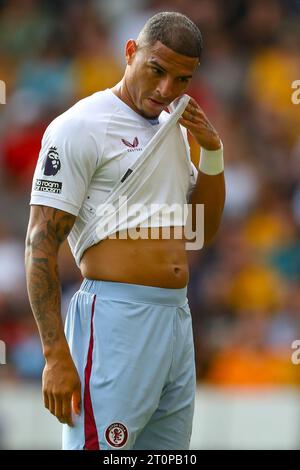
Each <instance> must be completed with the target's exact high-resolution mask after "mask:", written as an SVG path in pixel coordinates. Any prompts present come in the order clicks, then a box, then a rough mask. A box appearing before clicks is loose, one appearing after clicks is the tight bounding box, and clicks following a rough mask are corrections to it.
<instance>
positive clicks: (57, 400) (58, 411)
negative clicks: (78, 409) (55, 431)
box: [55, 396, 63, 423]
mask: <svg viewBox="0 0 300 470" xmlns="http://www.w3.org/2000/svg"><path fill="white" fill-rule="evenodd" d="M61 402H62V400H61V397H58V396H56V397H55V416H56V418H57V419H58V421H60V422H61V423H62V422H63V421H62V403H61Z"/></svg>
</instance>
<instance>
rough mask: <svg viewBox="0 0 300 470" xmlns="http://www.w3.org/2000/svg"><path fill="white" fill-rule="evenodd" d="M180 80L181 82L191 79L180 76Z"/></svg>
mask: <svg viewBox="0 0 300 470" xmlns="http://www.w3.org/2000/svg"><path fill="white" fill-rule="evenodd" d="M178 80H179V81H180V82H181V83H188V82H189V80H190V79H189V78H187V77H179V78H178Z"/></svg>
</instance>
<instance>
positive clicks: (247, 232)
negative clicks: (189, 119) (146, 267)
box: [0, 0, 300, 449]
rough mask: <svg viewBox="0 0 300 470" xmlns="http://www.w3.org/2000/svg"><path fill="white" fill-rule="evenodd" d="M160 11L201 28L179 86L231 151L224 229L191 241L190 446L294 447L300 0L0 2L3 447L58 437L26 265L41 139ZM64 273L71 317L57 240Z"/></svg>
mask: <svg viewBox="0 0 300 470" xmlns="http://www.w3.org/2000/svg"><path fill="white" fill-rule="evenodd" d="M163 10H178V11H181V12H182V13H185V14H187V15H188V16H189V17H190V18H191V19H192V20H194V22H195V23H196V24H197V25H198V26H199V27H200V29H201V31H202V33H203V36H204V44H205V47H204V53H203V60H202V63H201V66H200V68H199V71H198V73H197V76H196V77H195V79H194V81H193V85H192V86H191V88H190V90H189V92H190V94H191V95H192V96H194V97H195V98H196V99H197V100H198V101H199V103H200V104H201V106H202V107H203V108H204V110H205V111H206V112H207V113H208V116H209V118H210V120H211V121H212V122H213V123H214V124H215V126H216V128H217V129H218V130H219V132H220V135H221V137H222V140H223V142H224V147H225V160H226V172H225V174H226V182H227V201H226V207H225V214H224V218H223V222H222V226H221V228H220V230H219V233H218V236H217V238H216V240H215V243H214V244H213V246H211V247H210V248H209V249H206V250H205V251H201V252H198V253H191V254H190V261H191V270H190V274H191V280H190V285H189V299H190V305H191V310H192V315H193V322H194V333H195V344H196V359H197V377H198V386H199V388H198V396H197V407H196V415H195V423H194V432H193V439H192V447H193V448H251V447H252V448H262V447H267V448H300V429H299V426H298V423H297V420H298V416H299V415H300V399H299V398H298V395H299V388H298V387H299V383H300V374H299V372H300V365H299V366H297V365H294V364H293V363H292V361H291V354H292V349H291V344H292V342H293V341H294V340H295V339H300V316H299V313H300V289H299V280H300V250H299V226H300V160H299V157H300V134H299V129H300V105H295V104H292V101H291V95H292V92H293V90H292V82H293V81H294V80H296V79H300V1H298V0H281V1H280V0H227V1H226V2H224V1H221V0H219V1H218V0H169V1H167V0H166V1H160V0H143V1H142V0H109V1H105V0H102V1H101V0H98V1H96V0H95V1H88V0H87V1H84V0H81V1H78V0H69V1H68V0H63V1H60V0H56V1H54V0H52V1H51V0H48V1H46V0H40V1H38V0H9V1H4V0H2V1H1V0H0V80H3V81H4V82H5V83H6V92H7V95H6V104H5V105H4V104H0V214H1V216H0V339H1V340H2V341H4V342H5V343H6V347H7V357H6V364H5V365H0V448H1V447H2V448H33V449H34V448H59V442H60V427H59V424H57V423H56V421H55V419H54V418H53V417H52V416H51V415H49V414H47V412H46V411H44V410H43V408H42V402H41V392H40V381H41V372H42V368H43V357H42V355H41V348H40V341H39V338H38V336H37V329H36V326H35V323H34V320H33V317H32V314H31V311H30V307H29V304H28V300H27V294H26V289H25V277H24V265H23V252H24V237H25V231H26V225H27V221H28V214H29V206H28V202H29V196H30V185H31V178H32V173H33V169H34V166H35V162H36V158H37V155H38V152H39V148H40V140H41V136H42V134H43V131H44V129H45V128H46V126H47V124H48V123H49V122H50V121H51V120H52V119H53V118H54V117H55V116H57V115H58V114H60V113H61V112H63V111H64V110H65V109H66V108H68V107H69V106H70V105H72V104H73V103H74V102H75V101H77V100H78V99H80V98H82V97H84V96H86V95H88V94H91V93H93V92H94V91H98V90H100V89H103V88H106V87H109V86H111V85H112V84H114V83H115V82H116V81H117V80H118V79H119V78H120V77H121V75H122V70H123V67H124V59H123V49H124V47H123V46H124V44H125V41H126V39H127V38H129V37H133V38H135V37H136V35H137V32H138V31H139V29H140V28H141V26H142V25H143V24H144V22H145V20H146V19H147V18H148V17H149V16H151V15H152V14H153V13H155V12H157V11H163ZM192 147H193V159H194V160H195V161H196V160H197V155H198V151H199V149H198V148H197V146H196V145H195V144H194V143H193V144H192ZM60 275H61V282H62V294H63V295H62V306H63V314H64V315H65V312H66V307H67V304H68V302H69V299H70V297H71V296H72V294H73V292H74V291H75V290H76V289H77V287H78V285H79V283H80V280H81V278H80V273H79V272H78V270H77V269H76V267H75V264H74V262H73V260H72V258H71V256H70V253H69V250H68V247H67V245H65V246H64V247H63V249H62V250H61V253H60ZM149 393H151V390H149Z"/></svg>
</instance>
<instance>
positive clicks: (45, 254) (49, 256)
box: [25, 206, 75, 346]
mask: <svg viewBox="0 0 300 470" xmlns="http://www.w3.org/2000/svg"><path fill="white" fill-rule="evenodd" d="M31 210H32V212H31V218H30V223H29V228H28V233H27V238H26V253H25V257H26V262H25V264H26V277H27V289H28V295H29V300H30V304H31V308H32V311H33V314H34V316H35V319H36V322H37V325H38V328H39V331H40V335H41V339H42V342H43V345H44V346H51V345H52V344H54V343H55V342H56V341H57V340H59V339H60V338H61V337H62V335H63V324H62V319H61V314H60V300H61V294H60V282H59V276H58V268H57V254H58V249H59V246H60V244H61V243H62V242H63V241H64V240H65V238H66V237H67V236H68V234H69V233H70V231H71V229H72V226H73V224H74V221H75V216H73V215H71V214H68V213H66V212H63V211H60V210H58V209H54V208H51V207H44V206H33V207H32V209H31Z"/></svg>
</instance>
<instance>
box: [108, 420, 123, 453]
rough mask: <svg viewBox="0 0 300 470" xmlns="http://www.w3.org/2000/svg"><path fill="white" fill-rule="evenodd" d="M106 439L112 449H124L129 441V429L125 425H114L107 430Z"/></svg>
mask: <svg viewBox="0 0 300 470" xmlns="http://www.w3.org/2000/svg"><path fill="white" fill-rule="evenodd" d="M105 439H106V442H107V443H108V444H109V445H110V446H111V447H115V448H121V447H124V446H125V445H126V443H127V441H128V429H127V427H126V426H125V424H123V423H113V424H111V425H110V426H108V427H107V428H106V430H105Z"/></svg>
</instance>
